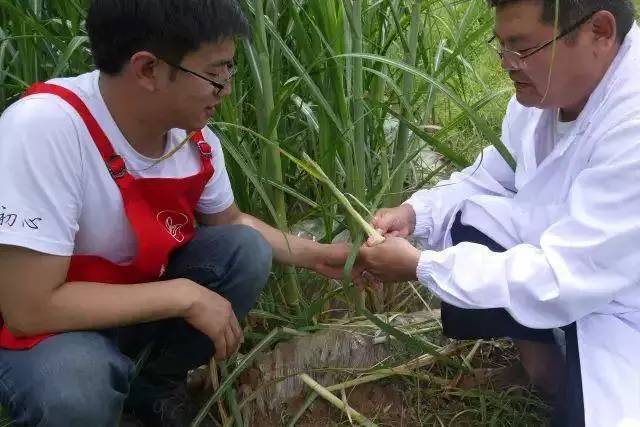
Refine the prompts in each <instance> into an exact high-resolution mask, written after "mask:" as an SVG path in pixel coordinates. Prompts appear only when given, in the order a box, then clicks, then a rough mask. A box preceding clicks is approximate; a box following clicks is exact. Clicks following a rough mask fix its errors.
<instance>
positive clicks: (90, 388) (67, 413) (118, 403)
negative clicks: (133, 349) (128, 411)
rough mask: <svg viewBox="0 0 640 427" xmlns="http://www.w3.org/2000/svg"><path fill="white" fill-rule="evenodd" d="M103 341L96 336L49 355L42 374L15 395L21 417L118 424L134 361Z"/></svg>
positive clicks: (35, 421)
mask: <svg viewBox="0 0 640 427" xmlns="http://www.w3.org/2000/svg"><path fill="white" fill-rule="evenodd" d="M94 335H98V334H94ZM101 339H102V338H101V337H100V336H97V337H96V338H95V339H94V340H93V343H92V344H94V346H93V347H85V348H82V349H80V348H78V347H75V348H74V347H73V346H70V347H69V348H66V349H64V348H63V349H62V351H58V352H56V353H53V354H50V355H49V357H48V358H47V360H46V362H44V363H43V366H42V367H41V368H40V369H39V370H38V371H37V376H39V377H40V378H39V379H38V378H34V379H33V381H31V383H30V384H29V387H28V388H26V389H24V390H23V391H22V393H21V394H22V396H19V399H16V400H18V401H16V402H15V405H13V406H14V407H13V408H12V409H13V411H14V413H15V412H18V413H17V414H16V415H17V416H16V420H17V421H18V420H20V421H26V423H27V424H29V425H47V426H54V427H55V426H97V427H99V426H113V425H117V422H118V419H119V417H120V415H121V412H122V406H123V404H124V400H125V398H126V396H127V394H128V392H129V381H130V379H131V375H132V372H133V364H132V362H131V361H130V360H129V359H128V358H126V357H125V356H122V355H121V354H119V353H117V352H116V351H114V350H113V349H110V350H111V351H107V349H106V348H104V347H105V346H106V344H107V343H101V342H100V341H101ZM104 340H106V338H104ZM45 343H46V342H45ZM45 343H42V344H40V345H45ZM95 344H97V345H95ZM18 408H20V409H21V410H22V411H23V412H22V413H19V412H20V409H18ZM17 409H18V410H17ZM16 410H17V411H16Z"/></svg>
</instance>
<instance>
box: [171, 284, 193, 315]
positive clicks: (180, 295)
mask: <svg viewBox="0 0 640 427" xmlns="http://www.w3.org/2000/svg"><path fill="white" fill-rule="evenodd" d="M170 286H171V287H172V288H173V289H175V291H176V295H175V296H176V298H175V301H176V305H177V307H176V308H177V317H188V316H189V314H190V313H191V312H192V311H193V310H194V307H195V306H196V304H197V303H198V301H199V300H200V297H199V296H200V291H201V289H200V288H201V286H200V285H198V284H197V283H195V282H193V281H191V280H189V279H175V280H172V283H170Z"/></svg>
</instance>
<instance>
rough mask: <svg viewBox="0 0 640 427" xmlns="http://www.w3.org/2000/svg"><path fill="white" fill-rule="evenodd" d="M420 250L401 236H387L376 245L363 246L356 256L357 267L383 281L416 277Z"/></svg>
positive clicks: (406, 279) (399, 280) (408, 279)
mask: <svg viewBox="0 0 640 427" xmlns="http://www.w3.org/2000/svg"><path fill="white" fill-rule="evenodd" d="M419 260H420V251H419V250H418V249H416V248H415V247H413V246H412V245H411V243H409V242H408V241H407V240H405V239H403V238H401V237H387V239H386V240H385V241H384V243H381V244H379V245H376V246H363V247H362V248H361V249H360V254H359V257H358V269H359V270H362V269H364V271H366V272H367V273H368V274H370V275H372V276H373V277H375V278H376V279H378V280H380V281H382V282H385V283H393V282H406V281H410V280H416V279H417V273H416V270H417V268H418V261H419Z"/></svg>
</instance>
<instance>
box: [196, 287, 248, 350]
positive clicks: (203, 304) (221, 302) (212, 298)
mask: <svg viewBox="0 0 640 427" xmlns="http://www.w3.org/2000/svg"><path fill="white" fill-rule="evenodd" d="M192 289H194V290H195V292H196V295H195V299H194V303H193V304H192V305H191V306H190V307H189V309H188V311H187V313H186V315H185V316H184V318H185V320H186V321H187V322H189V323H190V324H191V326H193V327H194V328H196V329H198V330H199V331H201V332H202V333H204V334H205V335H207V336H208V337H209V338H210V339H211V341H213V344H214V346H215V349H216V353H215V358H216V359H218V360H221V359H226V358H228V357H229V356H231V355H233V354H234V353H235V352H236V351H237V350H238V347H240V344H241V343H242V341H243V333H242V329H241V328H240V324H239V323H238V319H237V318H236V315H235V313H234V312H233V309H232V308H231V303H230V302H229V301H227V300H226V299H225V298H223V297H222V296H220V295H218V294H217V293H215V292H213V291H210V290H209V289H207V288H204V287H202V286H195V287H193V288H192Z"/></svg>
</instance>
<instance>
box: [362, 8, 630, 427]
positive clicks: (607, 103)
mask: <svg viewBox="0 0 640 427" xmlns="http://www.w3.org/2000/svg"><path fill="white" fill-rule="evenodd" d="M489 4H491V5H492V6H493V7H495V8H496V26H495V37H494V38H493V41H494V42H495V43H496V45H495V46H494V47H495V48H496V50H497V53H498V55H499V58H500V59H501V60H502V66H503V68H504V69H505V71H507V72H508V73H509V77H510V78H511V79H512V80H513V82H514V85H515V89H516V96H515V98H514V99H513V100H512V101H511V102H510V104H509V107H508V109H507V114H506V117H505V119H504V124H503V129H502V141H503V143H504V145H505V146H506V149H507V151H508V152H509V153H510V155H511V156H512V158H511V159H508V157H509V156H502V155H501V154H499V152H498V150H497V149H496V148H495V147H489V148H487V149H486V150H485V151H484V152H483V153H482V155H481V156H479V158H478V160H477V161H476V163H475V164H474V165H472V166H471V167H469V168H467V169H466V170H464V171H462V172H460V173H455V174H453V175H452V176H451V178H450V179H449V180H447V181H445V182H443V183H440V184H439V185H437V186H436V187H434V188H433V189H429V190H423V191H419V192H417V193H416V194H414V195H413V196H412V197H411V198H410V199H409V200H408V201H407V202H406V203H405V204H403V205H401V206H399V207H396V208H393V209H385V210H382V211H380V212H378V213H377V215H376V218H375V220H374V222H373V223H374V225H375V226H376V227H377V228H379V229H381V230H382V231H383V232H384V233H385V234H386V235H387V236H388V239H387V241H386V242H385V243H384V244H382V245H379V246H377V247H366V248H363V249H362V251H361V257H360V258H361V266H360V268H364V269H366V271H368V272H369V274H372V275H374V276H377V277H378V278H379V279H380V280H383V281H398V280H412V279H413V280H415V279H418V280H420V282H421V283H423V284H424V285H425V286H426V287H428V288H429V290H431V291H432V292H433V293H434V294H436V295H437V296H438V297H440V298H441V299H442V301H443V306H442V323H443V329H444V334H445V335H447V336H449V337H451V338H457V339H486V338H496V337H505V336H506V337H510V338H513V339H514V341H515V343H516V346H517V347H518V349H519V351H520V355H521V359H522V361H523V365H524V367H525V368H526V370H527V372H528V374H529V375H530V378H531V380H532V382H533V383H534V384H536V385H537V386H539V387H540V388H541V389H542V390H544V391H546V392H547V393H548V394H549V395H556V396H557V398H558V399H557V405H556V407H557V412H556V414H555V416H554V425H559V426H583V425H588V426H607V427H608V426H638V425H640V358H638V352H639V351H640V251H639V246H638V242H639V241H640V221H639V220H638V212H640V186H638V184H637V183H638V181H639V180H640V79H639V78H638V76H639V74H640V29H639V28H638V26H637V25H636V24H635V22H634V16H635V8H634V3H633V2H632V1H631V0H565V1H561V2H557V1H556V0H489ZM558 5H559V10H558V13H556V8H557V7H558ZM556 19H557V21H556ZM556 22H558V26H557V27H556V25H555V23H556ZM505 157H506V158H505ZM408 235H414V236H415V237H416V238H417V239H418V240H419V241H420V242H421V243H422V244H423V246H424V248H425V249H427V250H423V251H421V250H418V249H417V248H415V247H413V246H412V245H411V244H409V242H408V241H407V240H406V239H404V237H407V236H408Z"/></svg>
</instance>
